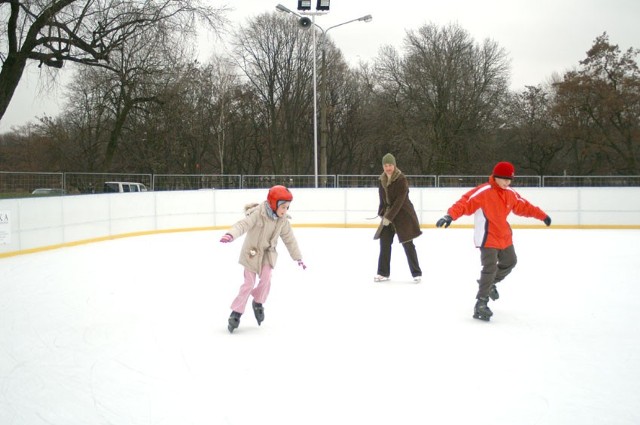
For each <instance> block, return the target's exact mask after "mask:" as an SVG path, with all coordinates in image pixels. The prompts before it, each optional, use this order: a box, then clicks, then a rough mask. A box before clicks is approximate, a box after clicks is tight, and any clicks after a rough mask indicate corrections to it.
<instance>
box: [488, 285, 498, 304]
mask: <svg viewBox="0 0 640 425" xmlns="http://www.w3.org/2000/svg"><path fill="white" fill-rule="evenodd" d="M489 298H491V299H492V300H493V301H495V300H497V299H498V298H500V294H499V293H498V288H496V285H495V284H493V285H491V289H490V290H489Z"/></svg>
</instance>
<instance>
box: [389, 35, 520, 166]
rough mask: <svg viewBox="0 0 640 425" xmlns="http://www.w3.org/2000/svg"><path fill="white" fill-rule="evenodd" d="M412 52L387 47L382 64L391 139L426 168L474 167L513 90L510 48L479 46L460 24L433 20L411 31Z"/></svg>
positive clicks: (407, 40) (409, 44)
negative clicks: (477, 149)
mask: <svg viewBox="0 0 640 425" xmlns="http://www.w3.org/2000/svg"><path fill="white" fill-rule="evenodd" d="M404 52H405V54H404V56H400V54H398V53H397V52H396V51H395V49H393V48H390V47H388V48H385V49H383V50H382V51H381V54H380V56H379V58H378V60H377V62H376V66H377V71H378V74H379V81H380V85H381V90H380V92H379V93H380V98H379V99H380V102H381V103H382V105H383V108H382V110H385V109H387V110H388V111H389V112H390V114H388V117H389V118H391V119H392V120H393V126H392V127H391V128H392V130H393V131H395V134H392V135H389V134H387V135H386V137H387V138H388V140H390V141H391V143H392V145H394V146H397V147H399V148H400V149H402V150H403V151H404V152H406V153H407V156H408V157H411V158H412V159H413V161H414V162H415V163H416V164H417V166H418V168H419V170H420V171H421V172H430V173H442V172H443V171H452V170H457V171H467V170H469V169H470V167H471V152H473V148H474V147H475V146H476V145H477V144H478V142H479V140H478V136H479V135H480V134H481V132H482V130H483V129H486V128H488V127H491V126H493V125H495V115H496V113H497V111H498V109H499V107H500V106H501V104H502V102H503V101H504V96H505V94H506V93H507V83H508V78H509V62H508V60H507V56H506V53H505V51H504V49H502V48H500V47H499V46H498V45H497V44H496V43H495V42H493V41H491V40H485V41H484V42H483V43H482V44H476V43H475V42H474V40H473V39H472V38H471V37H470V35H469V33H468V32H467V31H465V30H463V29H462V28H460V27H459V26H458V25H449V26H447V27H444V28H438V27H437V26H435V25H433V24H431V25H425V26H423V27H421V28H419V29H418V30H416V31H408V32H407V36H406V38H405V49H404ZM388 120H389V119H387V121H388Z"/></svg>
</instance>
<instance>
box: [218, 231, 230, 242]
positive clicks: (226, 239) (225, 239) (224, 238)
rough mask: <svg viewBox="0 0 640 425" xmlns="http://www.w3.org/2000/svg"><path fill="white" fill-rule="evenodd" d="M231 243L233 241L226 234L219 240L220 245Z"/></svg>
mask: <svg viewBox="0 0 640 425" xmlns="http://www.w3.org/2000/svg"><path fill="white" fill-rule="evenodd" d="M231 241H233V236H231V235H230V234H228V233H225V234H224V236H223V237H221V238H220V242H222V243H229V242H231Z"/></svg>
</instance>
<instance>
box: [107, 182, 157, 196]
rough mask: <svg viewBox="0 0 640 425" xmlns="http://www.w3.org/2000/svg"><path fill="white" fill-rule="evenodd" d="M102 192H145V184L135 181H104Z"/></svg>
mask: <svg viewBox="0 0 640 425" xmlns="http://www.w3.org/2000/svg"><path fill="white" fill-rule="evenodd" d="M103 191H104V193H123V192H146V191H147V186H145V185H143V184H142V183H135V182H105V183H104V188H103Z"/></svg>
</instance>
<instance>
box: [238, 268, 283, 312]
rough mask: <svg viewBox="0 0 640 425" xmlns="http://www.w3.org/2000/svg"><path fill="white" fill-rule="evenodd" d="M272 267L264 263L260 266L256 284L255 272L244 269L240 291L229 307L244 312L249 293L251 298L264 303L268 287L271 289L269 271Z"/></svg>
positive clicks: (267, 294)
mask: <svg viewBox="0 0 640 425" xmlns="http://www.w3.org/2000/svg"><path fill="white" fill-rule="evenodd" d="M272 270H273V269H272V268H271V266H270V265H269V264H265V265H264V266H262V270H261V271H260V276H258V278H259V282H258V286H256V287H255V288H254V286H255V284H256V273H254V272H252V271H250V270H248V269H247V268H245V269H244V283H243V284H242V286H241V287H240V292H239V293H238V296H237V297H236V299H235V300H233V303H231V309H232V310H233V311H236V312H238V313H241V314H242V313H244V309H245V307H246V306H247V301H248V300H249V295H251V296H252V297H253V299H254V300H255V301H256V302H257V303H260V304H262V303H264V302H265V301H266V300H267V297H268V296H269V289H271V271H272Z"/></svg>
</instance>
